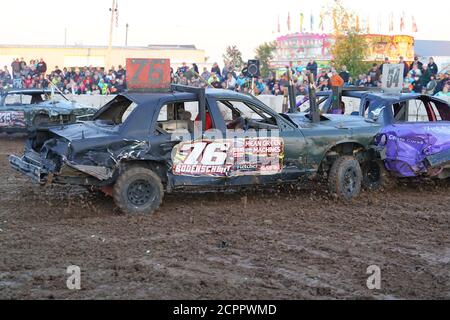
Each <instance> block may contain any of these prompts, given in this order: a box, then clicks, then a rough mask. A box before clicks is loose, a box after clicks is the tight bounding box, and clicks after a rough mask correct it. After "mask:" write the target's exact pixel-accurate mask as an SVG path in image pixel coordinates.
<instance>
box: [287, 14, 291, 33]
mask: <svg viewBox="0 0 450 320" xmlns="http://www.w3.org/2000/svg"><path fill="white" fill-rule="evenodd" d="M287 28H288V31H291V13H290V12H288V18H287Z"/></svg>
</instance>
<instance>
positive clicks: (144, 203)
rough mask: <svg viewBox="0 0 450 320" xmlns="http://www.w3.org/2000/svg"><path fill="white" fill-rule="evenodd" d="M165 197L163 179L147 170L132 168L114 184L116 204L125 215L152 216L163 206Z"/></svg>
mask: <svg viewBox="0 0 450 320" xmlns="http://www.w3.org/2000/svg"><path fill="white" fill-rule="evenodd" d="M163 197H164V189H163V185H162V183H161V179H160V178H159V176H158V175H157V174H156V173H155V172H153V171H152V170H150V169H147V168H143V167H130V168H129V169H127V170H126V171H125V172H124V173H122V174H121V175H120V176H119V178H118V179H117V181H116V183H115V184H114V189H113V198H114V202H115V203H116V205H117V206H118V207H119V208H120V210H121V211H122V212H124V213H128V214H152V213H154V212H155V211H156V210H157V209H158V208H159V206H160V205H161V203H162V199H163Z"/></svg>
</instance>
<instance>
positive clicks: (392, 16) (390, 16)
mask: <svg viewBox="0 0 450 320" xmlns="http://www.w3.org/2000/svg"><path fill="white" fill-rule="evenodd" d="M393 31H394V13H393V12H391V13H390V15H389V32H393Z"/></svg>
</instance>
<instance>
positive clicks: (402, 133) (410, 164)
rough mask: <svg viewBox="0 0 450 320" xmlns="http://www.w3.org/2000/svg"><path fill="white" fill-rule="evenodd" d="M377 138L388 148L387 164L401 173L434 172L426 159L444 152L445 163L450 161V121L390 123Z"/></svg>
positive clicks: (418, 173) (386, 150)
mask: <svg viewBox="0 0 450 320" xmlns="http://www.w3.org/2000/svg"><path fill="white" fill-rule="evenodd" d="M376 140H377V144H378V145H382V146H383V147H384V149H385V152H386V159H385V165H386V168H387V169H388V170H389V171H391V172H393V173H395V174H396V175H398V176H402V177H414V176H418V175H421V174H427V173H428V174H432V173H431V172H428V171H429V162H427V161H426V160H427V158H429V157H432V156H434V155H442V157H441V158H442V159H441V161H440V164H442V165H446V164H447V163H448V162H450V158H449V156H448V154H449V151H450V122H449V121H440V122H426V123H425V122H424V123H405V124H395V125H390V126H387V127H385V128H383V129H382V130H381V133H380V135H379V136H378V137H377V139H376ZM430 159H431V158H430Z"/></svg>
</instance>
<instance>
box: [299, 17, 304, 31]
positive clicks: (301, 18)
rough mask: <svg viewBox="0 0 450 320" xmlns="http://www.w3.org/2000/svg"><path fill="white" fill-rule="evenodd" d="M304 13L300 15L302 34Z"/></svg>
mask: <svg viewBox="0 0 450 320" xmlns="http://www.w3.org/2000/svg"><path fill="white" fill-rule="evenodd" d="M303 18H304V16H303V13H300V33H301V32H303Z"/></svg>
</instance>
